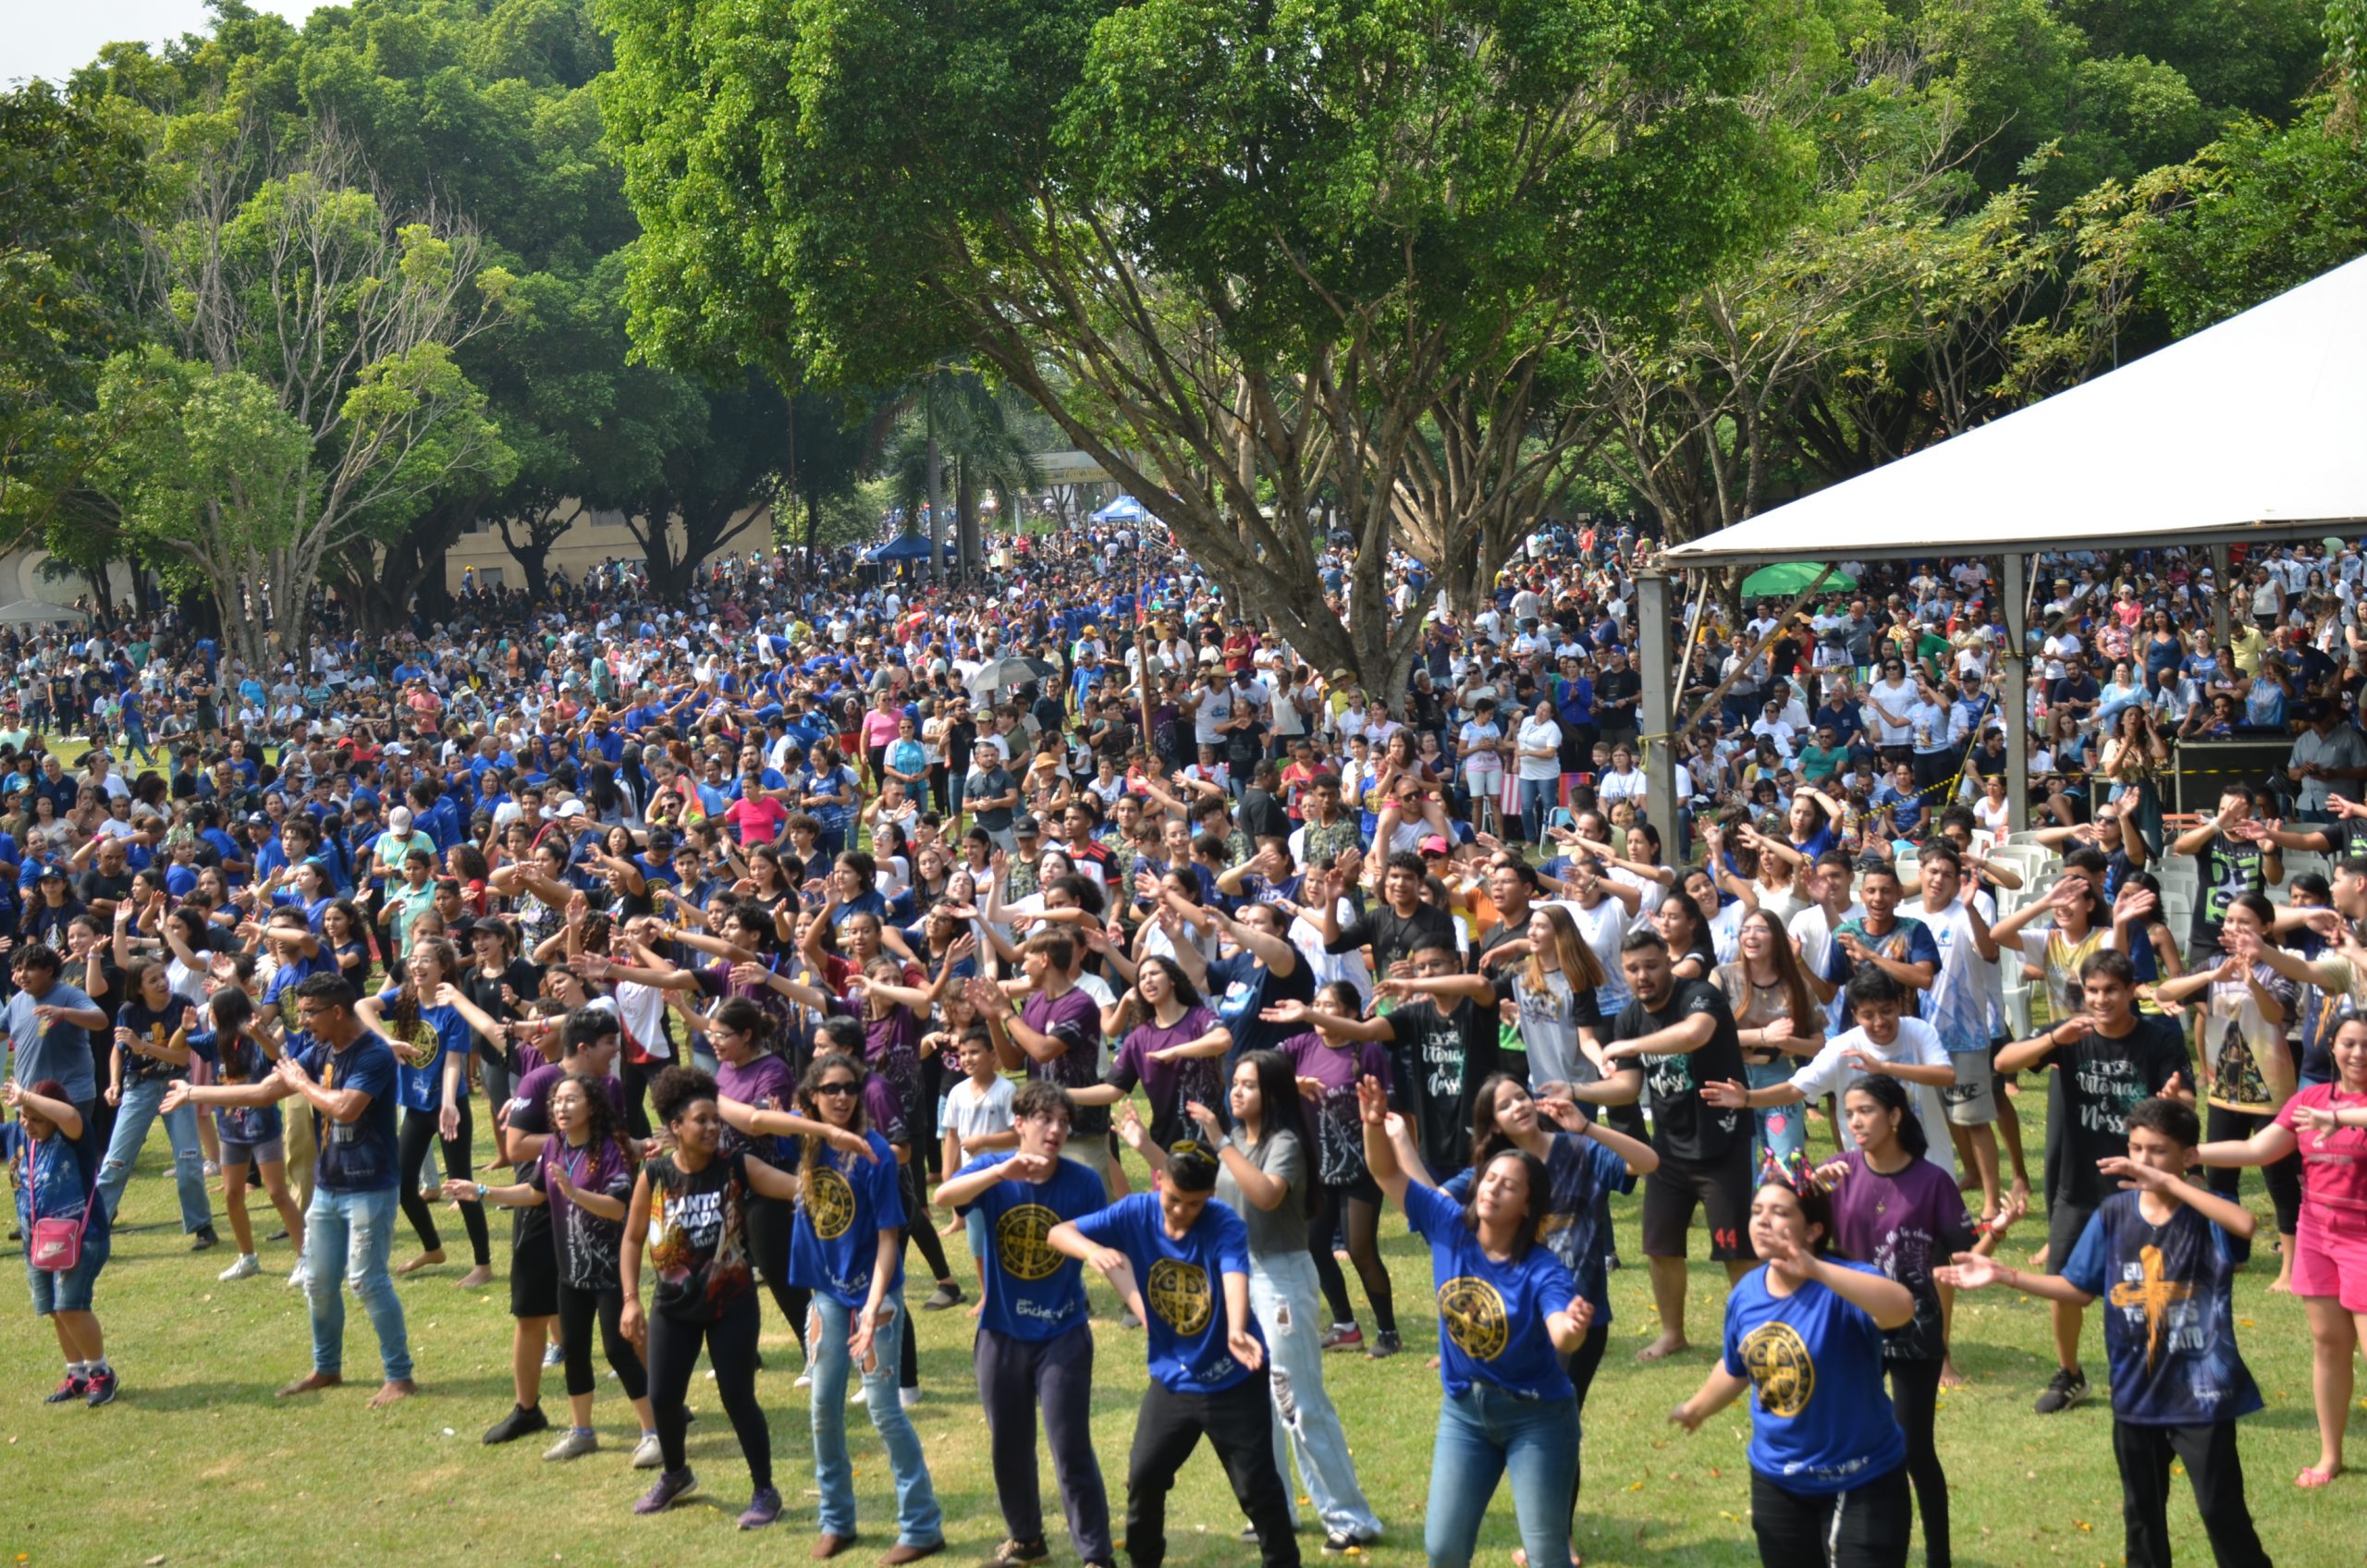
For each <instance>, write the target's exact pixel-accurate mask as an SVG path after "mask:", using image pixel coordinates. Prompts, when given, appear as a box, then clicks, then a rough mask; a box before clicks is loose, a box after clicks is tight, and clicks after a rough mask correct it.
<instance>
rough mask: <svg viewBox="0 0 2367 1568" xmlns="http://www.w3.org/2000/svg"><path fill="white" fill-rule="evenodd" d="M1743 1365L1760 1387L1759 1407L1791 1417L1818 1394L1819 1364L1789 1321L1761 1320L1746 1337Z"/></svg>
mask: <svg viewBox="0 0 2367 1568" xmlns="http://www.w3.org/2000/svg"><path fill="white" fill-rule="evenodd" d="M1742 1367H1743V1370H1744V1371H1745V1372H1746V1373H1748V1374H1749V1376H1750V1380H1751V1383H1752V1385H1753V1386H1754V1387H1756V1388H1757V1389H1758V1390H1759V1408H1760V1409H1761V1410H1763V1411H1765V1412H1766V1413H1767V1414H1768V1415H1780V1416H1784V1417H1786V1418H1789V1417H1791V1416H1794V1415H1798V1414H1799V1413H1800V1412H1801V1411H1803V1410H1806V1409H1807V1408H1808V1407H1809V1400H1810V1399H1811V1398H1813V1397H1814V1396H1815V1394H1816V1363H1815V1362H1814V1361H1813V1360H1811V1359H1810V1358H1809V1347H1808V1343H1807V1341H1804V1340H1802V1339H1801V1338H1800V1336H1799V1334H1798V1332H1797V1330H1795V1329H1793V1327H1792V1326H1791V1325H1790V1324H1789V1323H1761V1324H1760V1326H1759V1327H1758V1328H1756V1329H1752V1330H1751V1331H1750V1332H1749V1333H1748V1334H1745V1335H1744V1336H1743V1341H1742Z"/></svg>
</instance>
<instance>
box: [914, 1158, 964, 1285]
mask: <svg viewBox="0 0 2367 1568" xmlns="http://www.w3.org/2000/svg"><path fill="white" fill-rule="evenodd" d="M903 1182H904V1217H905V1219H908V1220H911V1221H912V1223H910V1224H908V1225H906V1226H905V1227H904V1234H905V1235H907V1236H909V1237H911V1238H912V1243H913V1245H914V1246H916V1247H918V1248H920V1249H921V1261H922V1262H923V1263H926V1264H927V1265H928V1267H929V1278H930V1279H931V1280H950V1279H952V1278H953V1270H952V1269H951V1268H949V1267H948V1266H947V1264H946V1261H945V1238H944V1237H942V1236H940V1235H938V1233H937V1227H936V1226H934V1225H932V1224H930V1223H929V1220H928V1200H927V1193H926V1187H927V1183H926V1182H924V1181H923V1180H922V1178H921V1169H920V1166H919V1164H918V1163H917V1162H915V1163H914V1164H911V1165H907V1166H905V1167H904V1176H903Z"/></svg>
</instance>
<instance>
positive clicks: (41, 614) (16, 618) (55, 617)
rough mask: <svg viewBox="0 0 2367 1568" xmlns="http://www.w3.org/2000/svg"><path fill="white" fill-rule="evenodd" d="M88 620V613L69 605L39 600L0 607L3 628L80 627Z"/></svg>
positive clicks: (23, 601) (17, 601) (20, 600)
mask: <svg viewBox="0 0 2367 1568" xmlns="http://www.w3.org/2000/svg"><path fill="white" fill-rule="evenodd" d="M88 619H91V617H90V614H89V612H88V611H85V610H78V609H76V608H75V607H74V606H71V605H53V604H50V603H48V602H46V601H44V600H41V599H18V600H16V601H14V602H13V603H10V604H6V605H0V625H5V626H49V625H53V624H56V625H66V626H80V625H81V624H82V622H84V621H86V620H88Z"/></svg>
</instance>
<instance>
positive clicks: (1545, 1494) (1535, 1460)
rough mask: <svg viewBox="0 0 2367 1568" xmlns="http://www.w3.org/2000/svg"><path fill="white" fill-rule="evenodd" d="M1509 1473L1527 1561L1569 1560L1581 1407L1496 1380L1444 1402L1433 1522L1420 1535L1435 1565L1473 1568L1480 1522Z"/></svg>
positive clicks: (1434, 1459) (1434, 1460)
mask: <svg viewBox="0 0 2367 1568" xmlns="http://www.w3.org/2000/svg"><path fill="white" fill-rule="evenodd" d="M1507 1471H1509V1472H1510V1473H1511V1475H1512V1481H1513V1513H1514V1516H1515V1518H1517V1519H1518V1520H1519V1521H1520V1541H1521V1546H1522V1548H1523V1549H1524V1550H1527V1553H1528V1561H1529V1562H1531V1563H1532V1564H1538V1563H1551V1564H1560V1563H1564V1562H1569V1561H1570V1494H1571V1487H1572V1484H1573V1481H1574V1478H1575V1477H1576V1475H1577V1473H1578V1402H1577V1401H1576V1400H1575V1399H1557V1400H1528V1399H1521V1398H1518V1397H1517V1396H1515V1395H1513V1394H1510V1393H1507V1392H1505V1391H1504V1390H1502V1389H1500V1388H1497V1387H1496V1386H1495V1385H1493V1384H1491V1383H1474V1384H1473V1385H1472V1386H1471V1388H1470V1390H1469V1391H1468V1392H1466V1393H1462V1394H1449V1395H1447V1396H1446V1397H1445V1399H1444V1400H1443V1401H1442V1402H1441V1403H1440V1405H1439V1436H1438V1446H1437V1448H1436V1449H1435V1450H1433V1451H1432V1452H1431V1454H1430V1501H1429V1519H1428V1520H1427V1521H1426V1523H1425V1525H1424V1526H1423V1530H1422V1546H1423V1549H1424V1550H1426V1551H1427V1552H1429V1561H1430V1568H1468V1565H1469V1563H1470V1562H1471V1551H1472V1548H1473V1547H1474V1545H1476V1544H1477V1543H1478V1539H1479V1521H1480V1519H1481V1518H1482V1517H1484V1516H1485V1515H1486V1513H1487V1512H1488V1502H1489V1500H1490V1498H1492V1497H1494V1496H1495V1493H1496V1482H1497V1480H1498V1479H1499V1478H1500V1477H1501V1476H1503V1475H1504V1474H1505V1473H1506V1472H1507Z"/></svg>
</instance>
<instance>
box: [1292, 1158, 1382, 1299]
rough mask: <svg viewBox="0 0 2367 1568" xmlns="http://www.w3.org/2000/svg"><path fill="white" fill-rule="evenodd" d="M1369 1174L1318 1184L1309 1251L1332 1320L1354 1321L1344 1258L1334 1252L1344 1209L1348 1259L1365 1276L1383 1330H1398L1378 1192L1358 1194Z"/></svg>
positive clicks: (1309, 1227)
mask: <svg viewBox="0 0 2367 1568" xmlns="http://www.w3.org/2000/svg"><path fill="white" fill-rule="evenodd" d="M1370 1181H1371V1179H1370V1178H1369V1177H1367V1178H1366V1179H1365V1180H1364V1181H1363V1182H1345V1183H1343V1184H1340V1185H1337V1186H1334V1185H1332V1184H1331V1183H1330V1182H1326V1183H1324V1184H1323V1185H1321V1186H1318V1188H1316V1190H1315V1209H1314V1212H1313V1213H1311V1214H1310V1215H1308V1217H1307V1243H1306V1247H1307V1251H1308V1252H1310V1253H1312V1254H1314V1255H1315V1278H1316V1282H1317V1283H1318V1284H1319V1285H1321V1286H1322V1287H1323V1299H1324V1301H1325V1302H1326V1303H1327V1304H1328V1305H1330V1306H1331V1320H1332V1321H1333V1322H1334V1323H1353V1322H1355V1319H1356V1315H1355V1310H1354V1309H1353V1308H1351V1307H1350V1306H1349V1305H1348V1280H1347V1277H1346V1276H1345V1275H1343V1274H1342V1273H1341V1272H1340V1260H1339V1259H1338V1258H1336V1257H1334V1256H1331V1245H1332V1240H1333V1238H1334V1237H1335V1236H1336V1235H1337V1234H1338V1233H1339V1231H1340V1229H1341V1215H1342V1213H1343V1210H1344V1211H1345V1214H1346V1217H1347V1225H1346V1229H1347V1233H1348V1261H1349V1262H1351V1263H1354V1264H1355V1266H1356V1277H1357V1278H1358V1279H1360V1280H1363V1281H1364V1282H1365V1296H1366V1299H1367V1300H1369V1301H1370V1302H1371V1303H1372V1317H1373V1323H1374V1325H1375V1327H1376V1328H1378V1329H1380V1332H1382V1333H1384V1334H1393V1333H1395V1332H1396V1331H1397V1297H1396V1295H1395V1293H1394V1292H1392V1290H1391V1289H1390V1284H1389V1269H1388V1268H1387V1267H1386V1266H1384V1265H1383V1264H1382V1263H1381V1261H1380V1200H1379V1198H1378V1197H1366V1196H1361V1195H1359V1194H1358V1189H1359V1188H1367V1189H1368V1188H1369V1183H1370Z"/></svg>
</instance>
